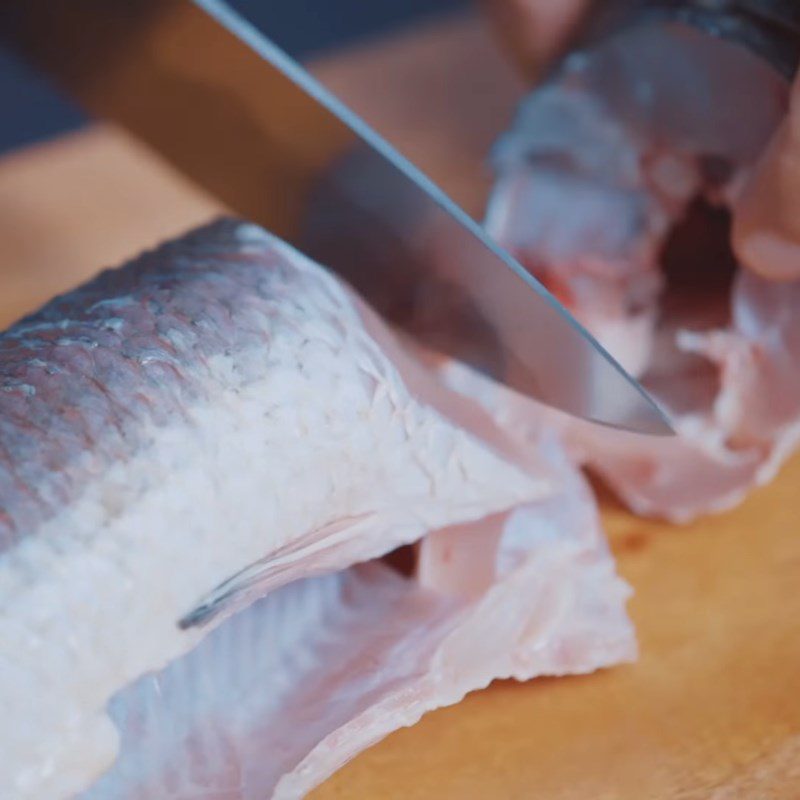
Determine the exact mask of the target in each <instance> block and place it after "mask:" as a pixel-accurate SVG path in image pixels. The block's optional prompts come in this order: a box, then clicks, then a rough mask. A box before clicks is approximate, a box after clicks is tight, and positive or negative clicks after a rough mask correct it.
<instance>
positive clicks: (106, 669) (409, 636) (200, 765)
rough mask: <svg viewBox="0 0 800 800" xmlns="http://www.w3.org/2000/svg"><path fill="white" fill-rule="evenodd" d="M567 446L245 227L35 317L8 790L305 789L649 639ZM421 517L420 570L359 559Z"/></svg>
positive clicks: (167, 253)
mask: <svg viewBox="0 0 800 800" xmlns="http://www.w3.org/2000/svg"><path fill="white" fill-rule="evenodd" d="M511 433H512V434H513V431H512V432H511ZM552 447H554V448H555V450H554V451H553V452H554V453H555V455H550V456H547V457H545V456H544V455H537V454H538V450H536V452H533V451H532V452H531V453H529V454H528V456H526V457H525V458H521V457H520V456H519V447H518V446H517V444H515V442H514V441H513V439H512V437H511V436H509V435H508V432H507V431H504V430H503V429H502V427H501V426H498V425H496V424H495V423H494V422H493V420H492V419H491V416H490V415H489V414H487V413H486V412H485V411H483V410H481V408H480V406H479V405H478V404H475V403H473V402H472V401H470V400H469V399H468V398H466V397H464V396H461V395H459V394H457V393H456V392H455V391H453V390H452V389H449V388H447V387H445V386H444V384H443V383H441V382H438V381H437V380H436V379H435V378H434V377H433V374H432V373H431V372H429V371H427V370H426V369H424V368H423V367H422V366H421V365H419V364H417V363H416V362H415V360H414V359H412V358H411V357H409V356H408V355H406V354H405V353H403V351H402V350H401V349H400V347H399V346H398V345H397V343H396V342H395V341H394V339H393V337H392V335H391V333H389V331H388V330H387V329H386V328H385V327H384V326H383V325H382V324H381V323H380V321H379V320H378V319H377V318H376V317H375V316H374V315H373V314H372V313H371V312H370V311H369V310H368V309H367V308H366V307H365V306H364V305H363V304H362V303H361V302H360V301H359V300H358V299H357V298H356V297H355V295H353V294H352V293H351V292H350V291H349V290H348V289H347V288H346V287H344V286H342V285H341V284H340V283H339V282H338V281H337V280H335V279H334V278H333V277H332V276H330V275H329V274H328V273H326V272H325V271H324V270H323V269H321V268H320V267H318V266H317V265H315V264H313V263H311V262H309V261H308V260H307V259H305V258H304V257H302V256H301V255H300V254H298V253H297V252H295V251H293V250H292V249H291V248H289V247H288V246H287V245H285V244H283V243H282V242H280V241H278V240H276V239H275V238H274V237H272V236H271V235H269V234H267V233H266V232H264V231H263V230H261V229H259V228H257V227H255V226H253V225H248V224H243V223H238V222H235V221H221V222H219V223H215V224H213V225H211V226H209V227H207V228H204V229H201V230H199V231H196V232H194V233H193V234H191V235H189V236H187V237H185V238H184V239H181V240H179V241H176V242H173V243H170V244H168V245H165V246H163V247H162V248H160V249H158V250H156V251H154V252H152V253H149V254H147V255H145V256H143V257H141V258H140V259H138V260H136V261H134V262H132V263H131V264H129V265H127V266H125V267H123V268H121V269H119V270H111V271H108V272H106V273H103V274H102V275H101V276H99V277H98V278H97V279H95V280H94V281H92V282H90V283H89V284H87V285H86V286H84V287H81V288H79V289H77V290H76V291H74V292H71V293H69V294H68V295H65V296H63V297H60V298H57V299H56V300H54V301H53V302H51V303H50V304H48V305H47V306H46V307H45V308H44V309H42V310H41V311H40V312H38V313H37V314H35V315H33V316H32V317H29V318H27V319H25V320H22V321H21V322H19V323H17V324H16V325H15V326H13V327H12V328H11V329H10V330H9V331H7V332H6V333H4V334H2V336H0V608H2V612H3V613H2V615H0V708H2V710H3V716H2V721H0V796H2V797H3V798H8V799H9V800H17V799H19V800H28V798H30V800H41V798H43V797H47V798H49V799H51V800H58V798H66V797H72V796H75V795H77V794H78V793H80V792H83V791H86V790H88V791H89V794H87V797H92V798H106V797H108V798H115V800H124V798H127V797H154V796H158V797H172V798H184V797H185V798H189V797H196V796H197V794H198V793H199V792H200V791H201V789H200V788H199V787H201V786H202V787H204V788H203V789H202V791H204V792H205V794H206V796H215V797H217V796H223V797H231V798H233V797H237V798H238V797H265V796H266V797H269V796H271V794H274V795H275V796H276V797H300V796H302V794H303V793H304V792H306V791H307V790H308V789H309V788H311V787H312V786H313V785H315V784H316V783H317V782H319V780H321V779H322V778H323V777H324V776H325V775H327V774H329V773H330V771H332V770H333V769H335V768H336V766H338V765H339V764H341V763H343V762H344V761H346V760H347V759H348V758H350V757H351V756H352V755H354V754H355V753H356V752H357V751H358V750H359V749H361V748H362V747H364V746H367V745H368V744H369V743H371V742H372V741H375V740H376V739H377V738H380V737H381V736H382V735H384V734H385V733H387V732H388V731H389V730H392V729H393V728H395V727H397V726H398V725H402V724H410V723H411V722H413V721H414V720H415V719H416V718H417V717H418V716H419V715H420V714H421V713H422V712H423V711H425V710H426V709H428V708H433V707H436V706H438V705H442V704H445V703H448V702H454V701H455V700H457V699H458V698H459V697H460V696H462V695H463V693H464V692H465V691H468V690H470V689H473V688H477V687H479V686H483V685H485V684H486V683H488V682H489V681H490V680H492V679H493V678H494V677H499V676H509V675H513V676H516V677H520V678H525V677H530V676H532V675H535V674H541V673H543V672H544V673H561V672H572V671H588V670H591V669H594V668H596V667H598V666H603V665H606V664H610V663H614V662H615V661H618V660H621V659H624V658H630V657H631V656H632V654H633V638H632V632H631V629H630V625H629V623H628V622H627V619H626V617H625V614H624V598H625V589H624V586H623V585H622V584H621V583H620V582H619V580H618V579H617V578H616V577H615V575H614V571H613V566H612V563H611V560H610V557H609V555H608V553H607V552H606V550H605V547H604V545H603V541H602V537H601V535H600V532H599V528H598V525H597V518H596V513H595V511H594V507H593V505H592V503H591V498H590V496H589V495H588V494H587V493H586V490H585V487H584V486H583V484H582V483H581V480H580V478H578V477H577V476H576V475H575V473H574V470H573V469H572V468H571V467H569V465H567V464H565V463H562V462H563V459H562V461H559V456H558V452H559V451H558V447H557V445H552ZM531 458H532V459H533V460H532V461H531V460H530V459H531ZM553 464H556V465H557V466H553ZM561 516H563V518H564V521H563V524H561V523H559V519H560V517H561ZM481 520H485V521H481ZM472 524H475V525H478V526H479V527H478V528H476V529H473V528H467V529H464V530H463V531H462V532H458V531H457V532H453V528H452V526H454V525H455V526H458V525H467V526H469V525H472ZM433 532H437V533H433ZM429 533H433V536H432V537H431V538H430V539H428V540H426V542H425V544H424V545H423V547H422V555H421V557H420V559H421V561H420V563H421V566H420V571H419V576H418V577H411V578H407V577H406V578H404V577H401V576H398V575H396V574H395V573H393V572H391V571H389V570H388V568H387V567H384V566H383V565H381V564H379V563H374V562H373V563H367V564H364V563H363V562H369V561H370V559H374V558H376V557H378V556H380V555H382V554H384V553H386V552H388V551H390V550H393V549H394V548H396V547H398V546H399V545H402V544H406V543H410V542H414V541H417V540H419V539H421V538H422V537H423V536H424V535H426V534H429ZM456 540H457V541H459V542H461V541H462V540H463V542H464V543H465V545H468V546H465V548H464V553H465V554H464V557H463V558H461V557H459V559H457V560H456V561H455V562H453V565H452V566H448V564H450V559H449V557H446V553H448V552H450V551H451V550H452V545H453V542H454V541H456ZM461 552H462V551H461V548H460V547H459V553H461ZM469 553H474V558H473V556H471V555H469ZM492 559H494V561H492ZM354 564H362V566H357V567H353V566H352V565H354ZM475 574H479V575H480V576H481V579H480V580H476V579H475V578H474V575H475ZM285 584H292V585H291V586H285V587H284V588H280V587H281V586H283V585H285ZM520 584H522V585H520ZM261 595H267V596H266V597H264V599H261V600H258V601H257V602H256V603H255V604H254V605H253V604H252V603H253V601H254V599H255V598H256V597H257V596H261ZM247 605H250V606H251V607H250V608H248V609H247V610H246V611H243V612H241V613H240V614H238V615H234V616H232V617H230V618H229V619H226V617H228V616H229V615H230V614H232V613H233V612H234V611H236V610H238V609H239V608H241V607H244V606H247ZM198 609H199V610H198ZM217 626H219V627H218V629H217V630H216V631H213V630H212V629H213V628H214V627H217ZM207 634H210V635H208V637H207V638H206V636H207ZM490 634H492V635H493V636H494V637H495V638H491V639H490V638H489V637H490ZM479 641H480V642H485V643H486V645H487V646H483V644H481V646H479V647H477V648H476V647H475V643H476V642H479ZM198 645H199V646H198ZM357 653H362V654H363V657H356V656H355V655H354V654H357ZM187 654H188V655H187ZM112 697H113V698H114V699H113V701H112V703H111V707H110V709H109V708H108V703H109V701H110V700H111V699H112ZM109 715H110V716H109ZM120 745H121V747H122V749H121V751H120ZM215 748H216V749H215ZM115 760H116V765H115V766H114V767H113V769H112V771H111V772H110V773H108V775H107V776H106V777H105V778H103V779H102V780H101V781H100V782H99V783H97V784H96V785H95V786H94V788H90V787H91V786H92V784H93V783H95V781H96V779H97V778H98V777H99V776H100V775H101V774H102V773H104V772H106V771H107V770H108V769H109V767H111V766H112V764H114V763H115ZM198 782H199V783H198ZM149 786H158V787H159V788H158V789H157V790H155V789H153V790H150V789H148V788H147V787H149Z"/></svg>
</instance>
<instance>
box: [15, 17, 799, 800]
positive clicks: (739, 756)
mask: <svg viewBox="0 0 800 800" xmlns="http://www.w3.org/2000/svg"><path fill="white" fill-rule="evenodd" d="M317 70H318V73H319V74H320V75H321V76H322V77H323V79H324V80H326V81H327V82H328V83H329V84H330V85H332V86H333V87H335V88H336V89H337V90H338V91H339V92H340V93H341V94H343V95H345V96H346V97H347V99H348V100H350V102H351V103H353V104H354V105H355V106H356V107H357V108H358V109H359V110H361V111H362V112H363V113H364V114H365V116H367V117H368V119H369V120H370V121H371V122H373V123H374V124H375V125H376V126H377V127H378V128H379V129H380V130H381V131H382V132H383V133H384V134H386V135H388V136H389V137H390V138H391V139H392V140H393V141H394V142H395V143H396V144H397V145H398V146H399V147H400V148H401V149H403V150H404V151H405V152H406V153H407V154H409V155H411V156H412V157H413V158H415V159H416V160H417V161H418V162H420V163H421V164H422V165H423V166H424V167H425V168H426V169H428V170H429V171H430V172H431V173H432V174H433V176H434V177H435V178H436V179H437V180H439V181H440V182H441V183H443V184H444V185H445V188H447V189H448V190H449V191H450V192H451V194H453V195H454V196H455V197H456V198H457V199H459V200H460V201H462V202H463V203H465V204H466V205H467V206H468V207H469V209H470V210H472V211H473V212H474V213H479V211H480V207H481V204H482V202H483V198H484V196H485V191H486V186H487V181H488V173H487V171H486V168H485V166H484V159H485V155H486V151H487V149H488V147H489V145H490V143H491V140H492V138H493V136H494V135H495V134H496V133H497V132H498V131H500V130H501V129H502V128H503V127H504V126H505V125H506V124H507V122H508V119H509V115H510V114H511V112H512V108H513V104H514V102H515V100H516V98H517V97H518V95H519V91H520V87H519V86H518V85H517V83H516V81H515V79H514V77H513V75H512V74H511V72H510V70H509V69H508V67H507V66H505V64H504V63H503V61H502V59H500V57H499V56H498V55H497V54H496V53H495V52H494V50H493V48H492V46H491V44H490V43H489V41H488V38H487V36H486V34H485V33H484V32H483V31H482V29H480V28H479V27H478V26H477V25H475V24H474V23H472V22H469V21H466V22H462V21H454V22H450V23H447V24H443V25H438V26H436V27H432V28H430V29H426V30H424V31H418V32H414V33H409V34H407V35H403V36H401V37H399V38H396V39H394V40H390V41H386V42H382V43H379V44H376V45H371V46H369V47H367V48H364V49H361V50H358V51H353V52H350V53H348V54H347V55H346V56H337V57H333V58H331V59H329V60H327V61H325V62H323V63H320V64H318V65H317ZM217 212H218V209H217V208H216V206H215V204H214V203H213V202H211V201H210V200H209V199H207V198H205V197H203V196H202V195H200V194H199V193H197V192H196V191H195V190H194V189H193V188H192V187H190V186H188V185H187V184H186V183H184V182H183V181H182V180H180V179H179V178H178V177H177V176H176V175H174V174H173V173H172V172H171V171H170V170H168V169H167V168H165V167H164V165H163V164H161V163H159V162H158V161H157V160H156V159H155V158H154V157H152V156H151V155H150V154H148V153H147V152H145V151H144V150H143V149H141V148H140V147H138V146H137V145H135V144H133V143H132V142H131V141H130V140H128V139H127V137H125V136H124V135H123V134H121V133H119V132H118V131H114V130H111V129H107V128H101V127H98V128H93V129H91V130H88V131H86V132H82V133H79V134H75V135H72V136H69V137H66V138H64V139H63V140H60V141H57V142H54V143H50V144H44V145H40V146H37V147H34V148H31V149H29V150H27V151H25V152H21V153H19V154H14V155H12V156H10V157H7V158H5V159H4V160H3V161H0V287H2V288H1V289H0V322H2V323H3V324H5V323H8V322H10V321H11V320H12V319H13V318H15V317H18V316H19V315H20V314H22V313H24V312H26V311H28V310H31V309H32V308H34V307H35V306H36V305H37V304H39V303H40V302H42V301H44V300H46V299H47V298H48V297H50V296H51V295H52V294H54V293H55V292H57V291H61V290H63V289H65V288H68V287H69V286H71V285H74V284H75V283H77V282H79V281H80V280H83V279H84V278H86V277H87V276H88V275H90V274H92V273H94V272H95V271H97V270H98V269H99V268H100V267H102V266H106V265H109V264H114V263H116V262H119V261H120V260H122V259H123V258H125V257H127V256H130V255H132V254H134V253H135V252H137V251H139V250H140V249H142V248H143V247H147V246H150V245H152V244H154V243H155V242H157V241H158V240H159V239H161V238H163V237H165V236H168V235H172V234H175V233H179V232H180V231H181V230H183V229H185V228H186V227H187V226H189V225H191V224H193V223H196V222H199V221H202V220H204V219H206V218H208V217H209V216H211V215H213V214H215V213H217ZM603 504H604V516H605V521H606V526H607V529H608V531H609V535H610V538H611V541H612V544H613V547H614V550H615V552H616V554H617V557H618V561H619V568H620V570H621V572H622V573H623V575H624V576H625V577H626V578H627V579H628V580H629V581H630V583H631V584H632V585H633V586H634V588H635V590H636V594H635V597H634V599H633V601H632V603H631V606H630V608H631V613H632V615H633V618H634V620H635V622H636V626H637V629H638V632H639V638H640V642H641V651H642V652H641V658H640V660H639V662H638V663H637V664H635V665H632V666H625V667H621V668H618V669H612V670H608V671H605V672H601V673H598V674H595V675H591V676H586V677H580V678H567V679H547V680H539V681H534V682H532V683H528V684H516V683H512V682H503V683H497V684H495V685H493V686H492V687H490V688H489V689H488V690H486V691H483V692H479V693H476V694H473V695H471V696H470V697H468V698H467V699H466V700H465V701H464V702H463V703H461V704H459V705H458V706H455V707H453V708H449V709H443V710H441V711H438V712H436V713H433V714H430V715H428V716H427V717H425V718H424V719H423V720H422V722H421V723H420V724H418V725H416V726H415V727H413V728H410V729H406V730H403V731H399V732H398V733H396V734H394V735H392V736H390V737H389V738H388V739H387V740H385V741H384V742H382V743H381V744H379V745H378V746H376V747H374V748H373V749H371V750H370V751H368V752H366V753H364V754H363V755H361V756H360V757H359V758H357V759H356V760H355V761H354V762H352V763H351V764H350V765H348V766H347V767H346V768H345V769H343V770H342V771H341V772H339V773H338V774H337V775H335V776H334V777H333V778H332V779H331V780H329V781H328V782H327V783H326V784H325V785H324V786H322V787H320V788H319V789H318V790H317V791H316V792H315V793H314V794H313V798H314V800H342V799H343V798H374V800H400V798H404V799H407V800H422V799H423V798H446V799H447V800H451V799H452V800H472V799H473V798H474V799H475V800H482V799H483V798H487V800H488V799H489V798H500V799H504V798H508V800H528V799H529V798H530V799H531V800H538V799H539V798H541V799H542V800H545V799H546V800H647V799H649V798H654V800H701V799H702V800H704V799H705V798H709V799H711V800H734V798H735V799H737V800H738V799H739V798H743V799H744V800H794V799H795V798H800V460H798V459H795V460H794V461H792V462H791V463H790V464H789V465H788V467H787V468H785V469H784V470H783V472H782V474H781V475H780V477H779V478H778V479H777V480H776V481H775V482H774V483H773V484H772V485H771V486H769V487H767V488H765V489H762V490H759V491H757V492H755V493H754V494H753V496H752V497H751V498H750V499H749V500H748V501H747V502H746V503H745V504H744V505H742V506H741V507H740V508H739V509H737V510H736V511H733V512H731V513H728V514H724V515H721V516H716V517H713V518H708V519H704V520H702V521H700V522H698V523H696V524H693V525H689V526H686V527H682V528H676V527H673V526H668V525H665V524H661V523H657V522H652V521H645V520H640V519H637V518H634V517H633V516H631V515H630V514H628V513H627V512H626V511H624V510H623V509H621V508H620V507H619V506H618V505H616V504H615V503H614V502H613V500H611V499H610V498H604V499H603Z"/></svg>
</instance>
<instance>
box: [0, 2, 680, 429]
mask: <svg viewBox="0 0 800 800" xmlns="http://www.w3.org/2000/svg"><path fill="white" fill-rule="evenodd" d="M0 37H2V38H3V39H4V40H5V41H6V42H7V43H8V44H9V45H10V46H11V47H12V49H15V50H17V51H18V52H19V53H20V54H21V55H22V57H23V58H24V59H26V60H28V61H29V62H30V63H31V64H33V65H34V66H36V67H38V68H39V69H41V70H43V71H44V72H45V73H46V74H47V75H49V76H50V77H51V78H53V79H54V80H55V82H56V83H57V84H60V85H61V86H62V87H63V88H64V89H66V90H67V92H69V93H70V94H71V95H72V96H74V97H75V98H76V99H78V101H79V102H81V103H82V104H83V105H84V106H85V107H86V109H87V110H88V111H89V112H90V113H93V114H95V115H98V116H100V117H103V118H106V119H109V120H112V121H114V122H116V123H118V124H120V125H122V126H123V127H124V128H126V129H128V130H129V131H130V132H132V133H133V134H134V135H136V136H137V137H138V138H140V139H142V140H143V141H144V142H145V143H147V144H149V145H150V146H151V147H152V148H153V149H154V150H155V151H156V152H157V153H159V154H160V155H161V156H163V157H164V158H166V160H167V161H168V162H170V163H171V164H172V165H173V166H175V167H177V168H178V170H180V171H181V172H183V173H184V174H185V175H186V176H188V177H189V178H190V179H191V180H193V181H194V182H195V183H196V184H198V185H199V186H200V187H201V188H203V189H204V190H206V191H208V192H210V193H212V194H213V195H214V196H216V197H217V198H218V199H219V200H221V201H222V202H223V203H224V204H225V205H226V206H228V207H229V208H231V209H232V210H233V211H234V212H236V213H237V214H241V215H242V216H244V217H246V218H248V219H250V220H252V221H254V222H258V223H260V224H262V225H264V226H265V227H267V228H269V229H270V230H272V231H273V232H275V233H277V234H278V235H280V236H282V237H283V238H284V239H286V240H287V241H289V242H290V243H292V244H294V245H296V246H298V247H299V248H300V249H301V250H303V251H304V252H306V253H307V254H309V255H311V256H312V257H314V258H316V259H317V260H319V261H321V262H322V263H324V264H325V265H326V266H327V267H329V268H331V269H333V270H334V271H335V272H337V273H338V274H340V275H342V276H343V277H344V278H345V279H346V280H348V281H349V282H350V283H351V284H352V285H353V286H354V287H355V288H356V289H357V290H358V291H359V292H360V293H361V294H362V295H363V296H364V297H365V298H366V299H367V300H368V301H369V302H370V303H371V304H372V305H373V306H374V307H376V308H377V309H378V311H380V312H381V313H383V314H384V315H386V316H387V317H388V318H389V319H390V320H391V321H392V322H394V323H395V324H397V325H398V326H400V327H402V328H405V329H406V330H408V331H410V332H411V334H413V335H414V336H416V337H417V338H420V339H422V340H423V341H424V342H426V343H428V344H429V345H432V346H433V347H436V348H438V349H440V350H443V351H445V352H447V353H450V354H452V355H454V356H455V357H458V358H461V359H464V360H467V361H469V362H470V363H472V364H473V365H475V366H478V367H479V368H481V369H483V370H484V371H485V372H488V373H489V374H491V375H492V377H494V378H495V379H497V380H501V381H503V382H505V383H506V384H508V385H509V386H511V387H513V388H514V389H517V390H518V391H521V392H523V393H526V394H528V395H530V396H532V397H534V398H536V399H538V400H540V401H542V402H544V403H546V404H548V405H550V406H553V407H556V408H558V409H561V410H563V411H565V412H567V413H569V414H572V415H576V416H579V417H583V418H586V419H589V420H593V421H596V422H599V423H603V424H606V425H611V426H615V427H620V428H624V429H628V430H632V431H636V432H640V433H648V434H661V435H666V434H670V433H672V429H671V427H670V425H669V423H668V421H667V419H666V417H665V416H664V414H663V413H662V412H661V411H660V409H659V408H658V407H657V406H656V404H655V403H654V402H653V401H652V399H651V398H650V397H649V396H648V395H647V394H646V393H645V392H644V390H643V389H642V388H641V387H640V386H639V384H638V383H637V382H636V381H635V380H634V379H633V378H631V377H630V376H629V375H628V374H627V373H626V372H625V371H624V370H623V369H622V368H621V367H620V366H619V365H618V364H617V363H616V361H614V359H613V358H612V357H611V356H610V355H609V354H608V353H607V352H606V351H605V350H603V348H602V347H601V346H600V345H599V344H598V343H597V342H596V341H595V340H594V339H593V337H592V336H591V335H590V334H589V333H588V332H587V331H586V330H585V329H583V328H582V326H580V325H579V324H578V323H577V321H576V320H575V319H574V318H572V316H571V315H570V314H569V313H568V312H567V311H566V309H564V308H563V307H562V306H561V305H560V304H559V303H558V301H557V300H556V299H555V298H554V297H553V296H552V295H550V293H549V292H548V291H547V290H546V289H545V288H544V287H543V286H542V285H541V284H540V283H539V282H538V281H537V280H536V279H535V278H533V277H532V276H531V275H529V274H528V273H527V272H526V270H525V269H524V268H523V267H522V266H521V265H520V264H519V263H518V262H516V261H515V260H514V259H513V258H512V257H511V256H510V255H509V254H508V253H507V252H505V251H504V250H503V249H502V248H500V247H499V246H498V245H497V244H496V243H495V242H494V241H492V240H491V238H490V237H489V236H488V235H487V234H486V233H485V232H484V231H483V229H482V228H481V227H480V225H479V224H478V223H477V222H475V221H474V220H473V219H472V218H471V217H469V216H468V215H467V214H466V213H465V212H464V211H463V210H461V209H460V208H459V207H458V206H457V205H456V204H455V203H454V202H453V201H452V200H451V199H450V198H449V197H448V196H447V195H446V194H445V193H444V192H443V191H442V190H441V189H439V188H438V187H437V186H435V185H434V184H433V183H432V182H431V181H430V180H429V179H428V178H427V177H426V176H425V175H424V174H423V173H422V172H421V171H420V170H418V169H417V168H416V167H414V165H413V164H411V163H410V162H409V161H408V160H406V159H405V158H404V157H402V156H401V155H400V154H399V153H398V152H397V151H396V150H394V149H393V148H392V147H391V146H390V145H389V144H388V143H387V142H386V141H385V140H384V139H382V138H381V137H380V136H379V135H378V134H377V133H376V132H375V131H373V130H372V129H371V128H370V127H369V126H368V125H366V124H365V123H364V121H363V120H361V119H360V118H359V117H357V116H356V115H355V114H354V113H353V112H351V111H350V110H349V109H348V108H347V107H346V106H345V105H344V104H343V103H342V102H341V101H339V100H338V99H337V98H336V97H335V96H333V95H332V94H331V93H330V92H328V91H327V90H326V89H325V88H324V87H323V86H322V85H321V84H320V83H318V82H317V81H316V80H315V79H314V78H313V77H312V76H311V75H310V74H309V73H308V72H306V71H305V70H304V69H303V68H302V67H301V66H300V65H299V64H298V63H296V62H295V61H293V60H292V59H291V58H290V57H289V56H287V55H286V54H285V53H284V52H282V51H281V50H280V49H279V48H278V47H276V45H275V44H273V43H272V42H271V41H270V40H269V39H268V38H267V37H266V36H264V35H263V34H261V33H260V32H259V31H258V30H256V29H255V28H254V27H253V26H252V25H250V24H248V23H247V22H246V21H245V20H244V19H242V18H241V17H240V16H239V15H237V14H236V13H235V12H234V11H233V10H231V9H230V8H229V7H228V6H227V5H226V4H225V3H224V2H221V0H115V2H108V0H6V1H5V2H4V3H3V4H2V7H1V8H0Z"/></svg>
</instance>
